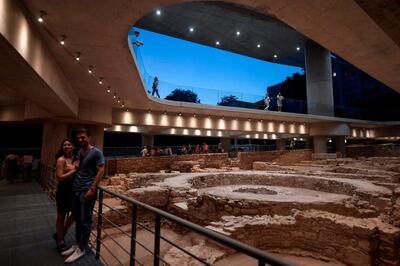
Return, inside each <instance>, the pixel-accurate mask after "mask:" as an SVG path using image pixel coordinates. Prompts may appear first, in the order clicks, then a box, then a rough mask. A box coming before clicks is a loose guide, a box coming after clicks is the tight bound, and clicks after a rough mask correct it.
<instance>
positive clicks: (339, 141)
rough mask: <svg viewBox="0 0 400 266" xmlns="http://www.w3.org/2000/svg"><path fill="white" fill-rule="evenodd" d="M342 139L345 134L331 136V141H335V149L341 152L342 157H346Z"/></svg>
mask: <svg viewBox="0 0 400 266" xmlns="http://www.w3.org/2000/svg"><path fill="white" fill-rule="evenodd" d="M344 140H345V136H335V137H333V142H334V143H335V151H336V152H340V153H341V154H342V157H346V144H345V142H344Z"/></svg>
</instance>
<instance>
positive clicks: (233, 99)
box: [217, 95, 238, 106]
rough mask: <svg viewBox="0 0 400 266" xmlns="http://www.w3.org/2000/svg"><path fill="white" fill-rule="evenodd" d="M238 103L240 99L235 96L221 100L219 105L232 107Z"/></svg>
mask: <svg viewBox="0 0 400 266" xmlns="http://www.w3.org/2000/svg"><path fill="white" fill-rule="evenodd" d="M237 101H238V98H237V97H236V96H234V95H229V96H224V97H222V98H221V100H220V101H219V102H218V103H217V104H218V105H224V106H232V105H234V103H236V102H237Z"/></svg>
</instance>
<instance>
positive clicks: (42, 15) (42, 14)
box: [37, 10, 46, 23]
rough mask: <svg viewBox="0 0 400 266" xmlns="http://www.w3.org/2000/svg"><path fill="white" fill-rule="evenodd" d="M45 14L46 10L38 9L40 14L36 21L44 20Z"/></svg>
mask: <svg viewBox="0 0 400 266" xmlns="http://www.w3.org/2000/svg"><path fill="white" fill-rule="evenodd" d="M45 16H46V12H44V11H43V10H40V15H39V17H38V19H37V20H38V21H39V22H40V23H43V21H44V17H45Z"/></svg>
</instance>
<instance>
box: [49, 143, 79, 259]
mask: <svg viewBox="0 0 400 266" xmlns="http://www.w3.org/2000/svg"><path fill="white" fill-rule="evenodd" d="M73 150H74V146H73V144H72V142H71V141H70V140H69V139H64V140H63V141H62V143H61V148H60V151H59V152H58V153H57V155H56V157H58V158H57V163H56V177H57V180H58V186H57V193H56V202H57V222H56V230H57V233H55V234H54V236H53V237H54V238H55V239H56V241H57V251H58V252H59V253H61V252H63V251H64V250H66V249H68V248H67V246H66V245H65V241H64V236H65V235H66V234H67V230H68V228H69V227H70V226H71V225H72V223H73V218H72V215H71V209H72V184H73V181H74V176H75V172H76V170H77V167H78V165H77V163H76V162H75V161H74V158H73V154H72V152H73Z"/></svg>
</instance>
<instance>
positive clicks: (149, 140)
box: [142, 134, 154, 147]
mask: <svg viewBox="0 0 400 266" xmlns="http://www.w3.org/2000/svg"><path fill="white" fill-rule="evenodd" d="M142 146H148V147H153V146H154V135H149V134H142Z"/></svg>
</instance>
